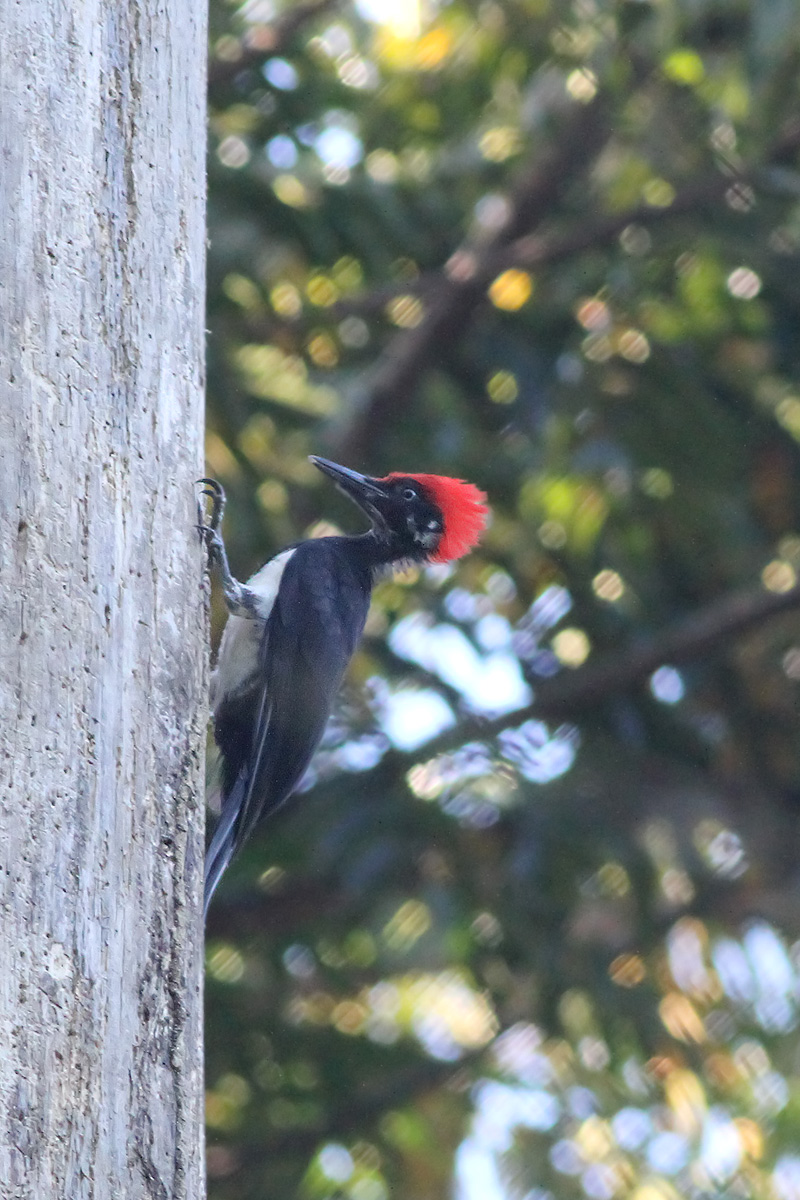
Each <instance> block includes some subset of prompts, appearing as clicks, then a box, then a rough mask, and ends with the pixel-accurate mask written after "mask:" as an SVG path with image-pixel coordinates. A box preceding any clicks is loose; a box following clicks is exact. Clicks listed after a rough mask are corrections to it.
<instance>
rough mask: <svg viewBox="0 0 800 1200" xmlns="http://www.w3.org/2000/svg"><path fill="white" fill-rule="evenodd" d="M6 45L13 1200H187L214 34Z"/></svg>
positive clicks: (1, 432)
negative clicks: (199, 518) (120, 1199)
mask: <svg viewBox="0 0 800 1200" xmlns="http://www.w3.org/2000/svg"><path fill="white" fill-rule="evenodd" d="M199 11H200V10H198V12H199ZM2 26H3V36H2V51H0V156H1V157H2V162H3V200H4V204H3V237H2V240H1V241H0V311H1V312H2V328H1V329H0V363H2V372H1V373H0V378H1V379H2V384H0V387H2V401H1V402H0V447H1V448H2V472H0V527H1V529H0V588H1V589H2V597H3V603H2V606H1V607H0V647H1V648H2V650H1V653H2V670H1V671H0V698H1V699H2V725H0V797H1V799H0V844H1V845H2V854H1V856H0V863H1V865H2V872H1V873H0V888H1V889H2V903H1V904H0V940H1V941H2V947H3V971H2V990H1V992H0V1028H2V1043H3V1045H2V1054H1V1055H0V1123H1V1124H2V1130H1V1131H0V1181H1V1182H0V1191H2V1193H3V1195H4V1196H7V1197H9V1198H11V1197H14V1198H15V1200H16V1198H17V1197H19V1198H20V1200H21V1198H23V1197H25V1198H27V1197H34V1196H35V1197H36V1198H37V1200H56V1198H58V1200H62V1198H64V1200H66V1198H69V1200H88V1198H89V1197H93V1198H95V1200H100V1198H102V1200H107V1198H108V1197H109V1196H124V1197H126V1200H139V1198H145V1197H147V1198H148V1200H166V1198H167V1197H169V1198H170V1200H173V1198H175V1200H184V1198H185V1200H188V1198H189V1197H191V1200H197V1198H198V1197H200V1196H202V1195H203V1194H204V1183H203V1174H204V1173H203V1162H202V1145H203V1143H202V1136H201V1132H202V1126H201V1106H200V1099H201V1087H200V1062H201V1028H200V1018H201V1008H200V1003H201V992H200V972H201V966H202V960H201V953H200V947H201V937H202V932H201V925H200V915H199V913H200V891H201V875H202V854H201V851H202V812H201V808H200V806H199V796H200V790H201V789H200V787H199V781H200V779H201V778H202V769H203V762H202V751H201V748H202V736H203V726H204V721H205V695H204V683H205V671H204V662H205V657H206V650H205V637H204V630H205V622H204V613H203V589H202V584H201V580H202V555H201V549H200V546H199V544H198V539H197V537H196V536H193V533H192V527H193V524H194V523H195V521H196V516H195V509H194V500H193V489H192V484H193V481H194V479H195V478H196V477H197V475H198V473H199V470H200V464H201V462H202V458H201V455H200V425H201V419H202V383H203V378H202V376H203V372H202V351H203V341H202V331H203V326H202V315H203V314H202V299H201V298H202V291H203V278H204V271H203V255H204V220H203V160H202V152H201V149H200V148H201V147H202V146H203V145H204V142H203V138H204V121H205V106H204V95H203V78H202V77H203V70H202V64H203V61H204V55H205V21H204V18H203V16H202V15H198V14H197V13H195V12H193V11H192V10H191V9H190V8H189V7H188V6H183V7H180V6H178V7H177V8H176V7H175V6H173V7H172V8H171V9H170V12H169V15H167V12H166V10H165V9H164V8H163V7H162V8H159V7H158V6H157V5H153V4H147V3H145V4H140V3H136V4H125V3H123V4H120V3H117V2H116V0H114V3H113V4H103V3H101V4H98V5H82V4H76V5H73V6H68V5H60V4H59V5H56V4H46V3H45V4H36V5H19V4H9V5H4V6H3V20H2Z"/></svg>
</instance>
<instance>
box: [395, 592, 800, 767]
mask: <svg viewBox="0 0 800 1200" xmlns="http://www.w3.org/2000/svg"><path fill="white" fill-rule="evenodd" d="M796 608H800V587H794V588H792V589H791V590H790V591H788V592H780V593H778V592H767V591H764V590H759V591H747V592H739V593H736V594H734V595H732V596H725V597H723V599H721V600H718V601H716V602H715V603H714V604H709V605H708V607H707V608H704V609H701V610H700V611H699V612H696V613H693V614H692V615H691V616H689V617H686V618H685V619H684V620H683V621H681V622H679V623H678V624H677V625H675V626H673V627H672V628H671V629H668V630H666V631H665V632H664V633H662V634H661V635H660V636H658V637H654V638H652V639H651V640H649V641H642V642H638V643H634V644H633V645H632V646H630V647H628V649H627V650H624V651H622V652H621V653H620V654H619V655H607V656H605V657H603V658H601V659H600V660H599V661H598V662H596V663H594V662H592V663H588V664H587V665H586V666H585V667H580V668H578V670H576V671H572V672H564V673H562V674H560V675H558V676H557V677H556V678H555V679H553V680H551V681H548V682H545V683H542V684H540V685H539V687H538V689H537V693H536V698H535V699H534V700H533V702H532V703H531V704H528V705H526V706H525V707H524V708H518V709H515V710H514V711H513V712H510V713H504V714H503V715H502V716H500V717H493V718H491V719H489V720H487V719H485V718H481V717H470V718H468V719H467V720H466V721H462V722H460V724H459V725H457V726H455V727H454V728H453V729H448V730H447V731H446V732H445V733H443V734H441V735H440V736H439V737H436V738H432V739H431V740H430V741H429V742H426V743H425V744H424V745H422V746H420V747H419V748H418V749H417V750H415V751H413V752H412V753H409V752H408V751H392V752H391V755H392V758H393V759H394V760H395V762H396V763H397V765H398V768H401V767H403V766H405V767H406V768H407V767H410V766H412V765H413V764H414V763H418V762H419V761H420V759H422V758H432V757H434V756H435V755H437V754H443V753H445V752H446V751H448V750H452V749H454V748H455V747H457V746H460V745H463V744H464V742H468V741H473V740H479V741H485V740H486V739H487V738H493V737H496V736H497V735H498V734H499V733H502V732H503V730H505V729H512V728H514V726H517V725H521V724H522V723H523V722H524V721H528V720H530V719H532V718H534V719H538V720H567V719H569V718H572V717H578V716H580V715H581V714H582V713H584V712H586V711H587V710H588V709H591V708H593V707H595V706H596V705H598V704H602V703H604V702H605V701H606V700H608V699H609V698H610V697H612V696H618V695H621V694H623V693H625V692H629V691H631V690H632V689H633V688H636V687H638V686H639V685H640V684H642V683H644V682H645V680H647V679H648V678H649V677H650V675H652V673H653V671H655V670H656V669H657V668H658V667H660V666H663V665H664V664H667V663H668V664H672V663H681V662H689V661H693V660H694V659H697V658H702V657H704V656H705V655H708V654H711V653H713V652H714V651H715V650H717V649H718V648H719V647H720V646H721V645H722V644H724V643H725V642H726V641H728V640H729V639H733V638H735V637H738V636H740V635H741V634H743V633H747V632H748V631H749V630H751V629H755V628H757V627H758V626H760V625H762V624H764V622H765V621H768V620H770V618H772V617H775V616H778V615H779V614H781V613H785V612H790V611H792V610H793V609H796ZM386 757H387V758H388V757H389V756H388V755H387V756H386ZM385 761H386V760H385V759H384V762H385Z"/></svg>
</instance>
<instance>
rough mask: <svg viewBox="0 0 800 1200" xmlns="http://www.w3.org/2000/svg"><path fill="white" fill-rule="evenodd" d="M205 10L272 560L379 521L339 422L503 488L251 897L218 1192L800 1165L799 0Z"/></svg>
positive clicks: (607, 1195)
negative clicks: (353, 482) (327, 476)
mask: <svg viewBox="0 0 800 1200" xmlns="http://www.w3.org/2000/svg"><path fill="white" fill-rule="evenodd" d="M315 7H316V8H317V9H318V11H315ZM211 27H212V44H211V51H210V130H211V132H210V158H209V175H210V195H209V222H210V251H209V264H208V281H209V306H208V307H209V317H208V319H209V326H210V340H209V361H208V383H209V403H208V424H209V431H208V469H209V472H210V473H212V474H214V475H216V476H217V477H219V478H220V479H221V480H222V481H223V482H224V484H225V486H226V488H227V489H228V493H229V497H230V505H229V510H228V519H227V523H226V536H227V541H228V545H229V548H230V550H231V558H232V562H233V564H234V568H235V570H236V571H237V573H238V574H239V575H240V576H241V577H245V576H246V575H248V574H249V573H250V572H251V571H252V570H253V569H255V568H256V567H257V566H259V565H260V564H261V562H263V560H264V559H265V558H266V557H267V556H268V555H270V554H272V553H274V552H275V551H277V550H278V549H279V548H280V547H281V546H283V545H285V544H286V543H287V542H289V541H292V540H294V539H295V538H298V537H303V536H309V535H313V534H319V533H325V532H328V531H330V530H331V529H332V528H335V527H339V528H344V529H347V530H356V529H358V528H360V527H361V526H360V524H359V521H360V518H359V516H358V514H357V513H356V512H355V510H354V509H352V508H350V507H348V505H347V502H346V501H345V500H344V499H343V498H342V497H340V496H339V495H338V494H337V493H335V492H333V491H332V489H331V488H330V485H329V483H328V482H327V481H326V480H324V479H323V478H322V477H321V476H319V475H318V474H317V472H316V471H315V470H314V469H313V468H312V467H311V466H310V465H309V464H308V462H307V459H306V456H307V454H308V453H310V452H317V453H322V454H325V455H327V456H329V457H331V458H334V459H338V460H339V461H344V462H346V463H347V464H348V465H350V466H353V467H357V468H360V469H364V470H367V471H371V472H373V473H376V474H383V473H384V472H385V471H388V470H398V469H404V470H411V471H437V472H441V473H445V474H450V475H457V476H461V477H465V478H468V479H471V480H474V481H475V482H476V483H478V484H479V485H481V486H482V487H483V488H485V489H486V491H487V492H488V494H489V496H490V499H491V503H492V507H493V512H494V517H493V523H492V525H491V528H490V529H489V530H488V532H487V534H486V536H485V538H484V541H483V543H482V546H481V547H480V549H479V551H478V552H477V553H476V554H474V555H473V556H471V557H470V558H469V559H467V560H465V561H464V562H462V563H459V564H457V565H456V567H455V568H453V569H450V568H436V569H431V570H426V571H423V572H421V573H420V572H413V573H409V574H406V575H405V576H402V577H399V578H397V579H395V580H390V581H387V582H385V583H383V584H381V586H380V587H379V588H378V589H377V591H376V595H375V603H374V606H373V609H372V612H371V615H370V619H369V624H368V630H367V636H366V637H365V640H364V643H363V645H362V647H361V649H360V650H359V652H358V654H357V656H356V659H355V660H354V663H353V667H352V671H351V674H350V678H349V681H348V684H347V686H346V688H345V689H344V692H343V695H342V698H341V705H340V707H339V709H338V710H337V712H336V714H335V717H334V719H333V721H332V723H331V727H330V729H329V732H328V735H327V737H326V741H325V744H324V745H323V748H322V750H321V751H320V753H319V755H318V757H317V759H316V761H315V765H314V768H313V772H312V774H311V776H310V778H309V779H308V781H307V782H308V786H307V789H306V793H305V794H304V795H303V796H301V797H300V798H298V799H296V800H295V801H294V802H292V803H291V804H290V805H288V806H287V808H286V809H285V810H284V811H283V812H282V813H281V814H280V815H279V816H278V817H277V818H276V819H274V820H273V821H272V822H271V823H270V824H269V825H268V826H267V827H265V828H264V830H263V831H262V833H261V834H260V836H259V837H257V838H256V839H254V840H253V842H252V844H251V845H250V846H249V848H248V849H247V850H246V852H245V853H244V854H243V855H242V858H241V860H240V861H239V862H238V863H237V864H236V865H235V866H234V867H233V868H232V869H231V871H230V872H229V875H228V876H227V877H226V879H225V882H224V884H223V887H222V888H221V889H220V891H219V894H218V897H217V899H216V900H215V904H214V907H213V909H212V913H211V916H210V919H209V929H208V959H207V962H208V1022H207V1051H208V1124H209V1136H208V1166H209V1194H210V1197H211V1198H212V1200H233V1198H234V1197H235V1198H236V1200H289V1198H291V1197H297V1198H299V1200H324V1198H328V1197H348V1198H351V1200H382V1198H383V1197H386V1196H388V1195H391V1196H393V1197H396V1198H398V1200H443V1198H444V1197H447V1196H451V1195H455V1196H457V1197H458V1198H459V1200H493V1198H494V1197H497V1198H499V1197H505V1198H508V1200H523V1198H527V1200H545V1198H546V1197H553V1198H555V1200H572V1197H588V1198H589V1200H614V1198H616V1197H628V1196H632V1197H634V1200H677V1198H678V1197H706V1196H708V1197H723V1196H724V1197H742V1198H747V1197H765V1198H766V1197H769V1198H770V1200H798V1197H800V1145H799V1143H800V1138H799V1137H798V1117H800V1058H798V1049H797V1047H798V1042H797V1026H798V995H799V994H800V993H799V991H798V989H799V988H800V875H799V874H798V836H797V835H798V829H797V826H798V810H799V809H800V744H799V743H798V733H797V700H798V696H797V689H798V686H799V685H800V622H798V618H797V616H796V614H795V613H793V611H792V606H793V604H794V602H795V599H796V598H797V588H796V578H797V571H798V570H800V484H799V482H798V481H799V480H800V473H799V471H798V467H800V446H799V445H798V443H800V351H799V350H798V347H800V339H798V333H797V331H798V329H799V328H800V282H799V281H800V270H798V267H800V171H799V170H798V146H800V135H799V134H798V130H799V129H800V124H798V123H799V122H800V92H799V90H798V74H797V69H798V62H799V61H800V16H798V11H797V8H796V5H795V4H793V3H792V2H791V0H772V2H771V3H769V4H764V3H757V2H756V0H749V2H748V0H615V2H614V0H574V2H573V3H567V2H565V0H481V2H480V3H477V2H473V0H452V2H450V3H446V2H441V3H437V2H436V0H428V2H426V0H396V2H393V3H389V2H388V0H387V2H386V3H383V4H382V3H379V2H378V0H371V2H370V3H367V2H366V0H362V2H361V3H358V4H351V3H348V2H346V0H341V2H339V3H335V2H334V3H332V2H331V0H322V2H321V3H318V4H317V5H316V6H314V5H313V4H309V5H305V4H287V5H286V6H285V7H284V8H283V9H281V8H280V6H279V5H278V4H277V2H276V3H273V0H245V3H243V4H237V3H235V2H234V3H225V2H223V0H215V2H214V3H212V8H211ZM795 272H797V274H795ZM740 592H741V593H742V595H743V596H744V597H745V601H744V602H743V603H744V607H745V609H746V608H747V605H748V604H749V603H750V601H749V600H748V599H747V597H749V596H751V595H752V596H753V597H754V598H755V599H754V601H753V603H756V604H757V603H759V602H760V600H763V598H764V596H765V595H766V596H767V598H769V597H770V596H772V597H774V598H776V601H780V602H781V603H782V606H783V607H782V613H780V614H777V615H776V614H775V613H773V614H772V615H771V616H770V615H769V613H768V612H767V611H766V610H764V611H763V613H762V615H761V616H760V617H758V618H757V619H748V620H747V621H744V622H741V623H740V624H739V625H736V626H735V627H733V626H729V625H726V623H725V621H724V620H722V618H721V613H722V608H721V607H720V606H724V605H725V604H726V603H727V602H728V601H729V600H730V597H731V596H734V597H735V596H736V595H738V594H739V593H740ZM797 602H798V603H800V598H798V599H797ZM215 604H218V600H217V599H216V598H215ZM759 612H761V610H759ZM215 619H216V625H217V629H218V628H219V625H220V622H221V619H222V613H221V611H219V610H218V609H217V608H215ZM693 623H694V624H693ZM698 623H699V624H698ZM690 627H691V628H694V629H695V631H696V636H695V638H694V641H691V644H689V643H686V642H685V641H683V642H682V641H681V637H682V636H683V635H682V634H681V633H680V631H681V630H682V629H684V628H687V629H689V628H690ZM673 630H677V631H678V636H677V640H676V639H675V638H673V640H672V641H669V642H667V643H665V645H666V646H669V647H670V650H669V654H667V653H666V650H665V657H664V659H663V660H659V658H658V647H659V645H660V644H661V643H660V642H659V639H660V638H663V637H664V636H665V631H666V632H667V634H669V633H670V631H673ZM698 630H699V632H697V631H698ZM648 645H650V646H655V650H654V651H653V652H652V655H655V657H654V658H653V661H652V662H650V665H649V666H648V667H647V670H646V672H645V674H644V675H643V674H642V670H643V668H642V670H640V669H639V668H637V667H636V663H637V662H638V661H640V660H638V659H636V657H635V656H636V655H637V654H638V653H640V652H641V648H642V647H643V646H645V647H646V646H648ZM672 647H674V650H673V649H672ZM681 647H683V649H682V651H681V653H680V654H679V650H680V649H681ZM673 653H674V655H675V657H674V658H673V657H670V656H671V655H673ZM652 655H651V657H652ZM678 658H680V661H678ZM641 661H645V660H644V659H643V660H641ZM598 663H599V664H600V671H599V674H598V673H596V674H595V675H594V676H593V675H592V674H591V672H592V670H593V669H595V665H596V664H598ZM653 663H655V664H656V666H655V668H654V666H653ZM637 671H638V673H637ZM593 681H594V682H593ZM559 689H561V690H559ZM570 689H571V690H570ZM548 697H550V701H549V702H548V703H549V704H550V707H548V704H547V703H545V701H546V700H547V698H548ZM554 697H555V698H558V697H560V700H559V705H556V704H555V701H554V700H553V698H554ZM537 704H539V705H540V707H539V708H537ZM556 712H557V716H555V717H553V716H552V714H553V713H556ZM548 714H550V715H548ZM481 717H483V718H485V722H486V723H485V725H483V726H482V725H481ZM433 738H436V740H435V742H431V739H433Z"/></svg>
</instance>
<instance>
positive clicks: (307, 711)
mask: <svg viewBox="0 0 800 1200" xmlns="http://www.w3.org/2000/svg"><path fill="white" fill-rule="evenodd" d="M310 461H311V462H312V463H313V464H314V466H315V467H317V468H318V469H319V470H320V471H322V472H324V474H326V475H328V476H330V478H331V479H333V480H334V481H335V483H336V485H337V487H338V488H339V490H340V491H342V492H343V493H344V494H345V495H346V496H348V497H349V498H350V499H351V500H354V501H355V503H356V504H357V505H358V506H359V508H361V509H362V511H363V512H364V513H365V514H366V516H367V517H368V518H369V520H370V529H369V530H368V531H367V532H366V533H362V534H359V535H356V536H349V537H348V536H336V537H321V538H312V539H310V540H309V541H305V542H298V543H296V544H294V545H292V546H288V547H287V548H286V549H285V550H282V551H281V552H280V553H279V554H277V555H276V556H275V557H274V558H272V559H270V560H269V562H267V563H266V564H265V565H264V566H263V567H262V568H261V569H260V570H259V571H257V572H256V573H255V575H253V576H252V578H250V579H248V581H247V582H246V583H240V582H239V581H238V580H236V579H234V577H233V575H232V574H231V571H230V568H229V566H228V557H227V554H226V552H225V545H224V542H223V540H222V536H221V533H220V525H221V522H222V515H223V511H224V507H225V493H224V491H223V489H222V486H221V485H220V484H219V483H217V482H216V481H215V480H213V479H201V480H199V483H201V484H202V485H204V486H203V494H204V495H205V496H208V497H210V499H211V508H210V512H209V514H208V520H207V522H206V521H205V520H204V521H203V523H202V524H201V525H200V530H201V533H202V535H203V537H204V539H205V542H206V545H207V547H208V556H209V565H210V566H212V567H216V569H217V571H218V573H219V576H220V579H221V583H222V589H223V594H224V597H225V603H226V606H227V608H228V613H229V616H228V621H227V624H226V626H225V630H224V633H223V636H222V640H221V642H220V648H219V654H218V656H217V665H216V670H215V671H214V674H213V675H212V680H211V708H212V712H213V719H214V736H215V739H216V742H217V745H218V747H219V751H220V758H221V799H222V805H221V814H220V818H219V822H218V824H217V827H216V830H215V831H214V836H213V838H212V839H211V843H210V845H209V848H208V853H207V855H206V879H205V911H206V912H207V911H208V905H209V901H210V900H211V897H212V895H213V894H214V889H215V888H216V886H217V884H218V883H219V880H220V877H221V876H222V873H223V872H224V870H225V868H226V867H227V866H228V863H229V862H230V860H231V858H232V857H233V856H234V854H236V853H237V851H238V850H239V849H240V848H241V846H242V845H243V843H244V842H245V841H246V839H247V838H248V837H249V836H250V834H251V833H252V832H253V830H254V829H255V828H256V826H257V825H258V824H259V823H260V822H261V821H262V820H263V819H264V818H265V817H267V816H269V815H270V814H271V813H273V812H274V811H275V809H277V808H278V807H279V806H280V805H281V804H283V803H284V801H285V800H287V799H288V798H289V796H290V795H291V794H292V792H293V791H294V789H295V788H296V787H297V785H298V783H299V782H300V780H301V778H302V776H303V774H304V772H305V770H306V767H307V766H308V764H309V762H310V761H311V757H312V755H313V754H314V751H315V750H316V748H317V746H318V745H319V742H320V740H321V738H322V735H323V733H324V730H325V725H326V722H327V720H328V716H329V715H330V711H331V708H332V706H333V702H334V699H335V697H336V693H337V691H338V689H339V685H340V684H341V682H342V678H343V676H344V673H345V670H346V669H347V664H348V663H349V661H350V658H351V656H352V654H353V651H354V650H355V648H356V646H357V644H358V641H359V639H360V637H361V633H362V631H363V628H364V622H365V621H366V618H367V610H368V608H369V602H370V593H371V591H372V585H373V583H374V582H375V580H376V579H377V578H379V577H380V576H381V574H383V573H385V572H386V571H388V570H391V568H392V567H394V566H397V565H400V564H404V563H443V562H449V561H451V560H452V559H456V558H460V557H461V556H462V555H463V554H466V553H467V551H469V550H470V549H471V548H472V547H473V546H474V545H475V543H476V542H477V540H478V538H479V537H480V534H481V531H482V530H483V528H484V526H485V524H486V518H487V514H488V509H487V507H486V497H485V495H484V494H483V492H481V491H479V490H478V488H476V487H475V486H474V485H473V484H471V483H465V482H464V481H463V480H460V479H449V478H446V477H444V476H441V475H406V474H401V473H398V472H394V473H393V474H391V475H387V476H385V477H384V478H382V479H376V478H372V477H371V476H369V475H361V474H359V473H358V472H357V471H351V470H350V469H349V468H348V467H341V466H339V465H338V464H337V463H333V462H328V460H327V459H324V458H317V457H316V456H315V455H312V456H311V460H310Z"/></svg>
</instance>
